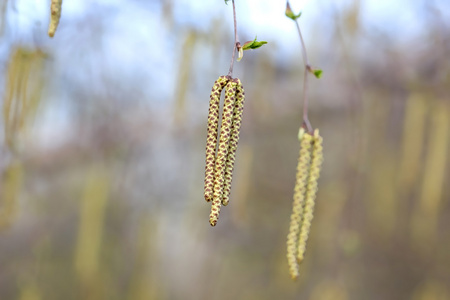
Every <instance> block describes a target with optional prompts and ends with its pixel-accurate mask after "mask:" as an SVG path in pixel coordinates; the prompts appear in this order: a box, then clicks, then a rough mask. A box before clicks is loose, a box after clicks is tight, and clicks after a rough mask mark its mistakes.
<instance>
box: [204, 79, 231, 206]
mask: <svg viewBox="0 0 450 300" xmlns="http://www.w3.org/2000/svg"><path fill="white" fill-rule="evenodd" d="M229 80H230V78H229V77H227V76H220V77H219V79H217V80H216V82H214V86H213V88H212V91H211V96H210V101H209V112H208V128H207V132H208V133H207V137H206V166H205V200H206V201H208V202H209V201H211V200H212V198H213V189H214V166H215V162H216V144H217V133H218V132H217V131H218V126H219V106H220V94H221V93H222V90H223V88H224V87H225V85H226V84H227V83H228V81H229Z"/></svg>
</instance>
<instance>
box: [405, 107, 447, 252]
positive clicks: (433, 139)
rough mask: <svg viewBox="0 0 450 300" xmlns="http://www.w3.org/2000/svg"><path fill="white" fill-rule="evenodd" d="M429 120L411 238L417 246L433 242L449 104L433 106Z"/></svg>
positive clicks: (441, 184) (444, 165)
mask: <svg viewBox="0 0 450 300" xmlns="http://www.w3.org/2000/svg"><path fill="white" fill-rule="evenodd" d="M431 116H432V118H431V126H430V133H429V134H430V138H429V142H428V144H427V147H426V148H427V149H426V158H425V165H424V171H423V180H422V185H421V191H420V199H419V203H418V206H417V208H416V210H415V213H414V216H413V237H414V240H415V242H416V244H417V245H420V244H422V243H423V241H424V240H427V241H429V242H435V241H436V240H435V239H436V234H437V224H438V220H437V219H438V217H439V210H440V204H441V200H442V195H443V189H444V184H445V179H444V178H445V172H446V166H447V163H446V161H447V155H448V144H449V139H450V137H449V134H450V130H449V129H450V109H449V107H448V104H447V103H445V102H444V101H442V102H437V103H435V104H434V107H433V109H432V113H431Z"/></svg>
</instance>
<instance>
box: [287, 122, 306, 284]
mask: <svg viewBox="0 0 450 300" xmlns="http://www.w3.org/2000/svg"><path fill="white" fill-rule="evenodd" d="M299 139H300V153H299V158H298V164H297V176H296V182H295V188H294V201H293V207H292V215H291V222H290V227H289V234H288V237H287V260H288V265H289V273H290V274H291V277H292V279H296V278H297V277H298V276H299V271H298V262H297V252H298V238H299V232H300V227H301V223H302V219H303V206H304V203H305V193H306V186H307V180H308V176H309V170H310V164H311V147H312V136H311V135H310V134H309V133H305V130H304V129H303V128H301V129H300V133H299Z"/></svg>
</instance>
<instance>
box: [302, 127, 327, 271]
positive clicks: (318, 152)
mask: <svg viewBox="0 0 450 300" xmlns="http://www.w3.org/2000/svg"><path fill="white" fill-rule="evenodd" d="M322 142H323V139H322V137H321V136H320V135H319V130H318V129H316V130H315V131H314V136H313V146H312V153H311V167H310V170H309V176H308V183H307V185H306V193H305V198H306V199H305V208H304V211H303V221H302V225H301V228H300V236H299V241H298V251H297V260H298V262H299V263H301V262H302V261H303V259H304V256H305V251H306V242H307V241H308V237H309V231H310V229H311V222H312V219H313V216H314V205H315V201H316V194H317V182H318V180H319V176H320V169H321V167H322V162H323V147H322Z"/></svg>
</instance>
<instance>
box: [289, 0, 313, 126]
mask: <svg viewBox="0 0 450 300" xmlns="http://www.w3.org/2000/svg"><path fill="white" fill-rule="evenodd" d="M286 5H287V7H289V8H290V5H289V0H287V1H286ZM294 21H295V25H296V26H297V31H298V35H299V36H300V43H301V45H302V56H303V63H304V65H305V75H304V78H303V125H302V126H303V127H305V129H306V130H307V131H308V132H309V133H312V132H313V128H312V126H311V123H310V122H309V118H308V93H307V92H308V75H309V73H310V72H312V68H311V65H310V64H309V61H308V54H307V53H306V46H305V42H304V41H303V36H302V32H301V30H300V25H299V24H298V20H297V19H295V20H294Z"/></svg>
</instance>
